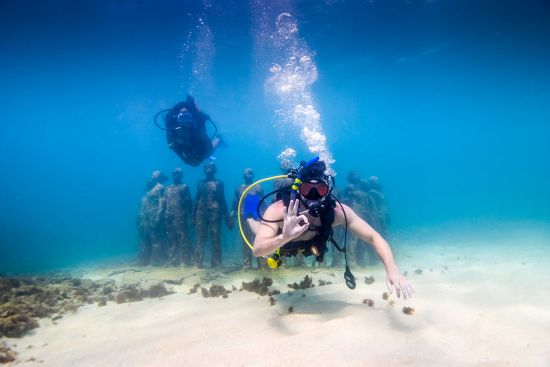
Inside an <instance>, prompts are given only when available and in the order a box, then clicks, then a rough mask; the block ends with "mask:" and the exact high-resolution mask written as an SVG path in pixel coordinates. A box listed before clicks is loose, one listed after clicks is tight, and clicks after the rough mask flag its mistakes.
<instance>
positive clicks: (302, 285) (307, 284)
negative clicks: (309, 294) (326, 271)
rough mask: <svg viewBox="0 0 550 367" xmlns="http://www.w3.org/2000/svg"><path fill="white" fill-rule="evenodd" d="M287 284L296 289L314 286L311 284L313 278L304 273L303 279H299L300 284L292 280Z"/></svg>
mask: <svg viewBox="0 0 550 367" xmlns="http://www.w3.org/2000/svg"><path fill="white" fill-rule="evenodd" d="M287 285H288V287H289V288H292V289H296V290H298V289H307V288H312V287H315V284H313V278H312V277H310V276H309V275H306V276H305V278H304V280H302V281H300V284H298V283H296V282H294V283H293V284H287Z"/></svg>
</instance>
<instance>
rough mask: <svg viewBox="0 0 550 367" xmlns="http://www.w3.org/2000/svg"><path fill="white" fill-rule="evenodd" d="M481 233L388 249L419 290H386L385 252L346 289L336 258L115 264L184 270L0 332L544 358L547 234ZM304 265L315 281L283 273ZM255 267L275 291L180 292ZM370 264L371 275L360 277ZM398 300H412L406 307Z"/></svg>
mask: <svg viewBox="0 0 550 367" xmlns="http://www.w3.org/2000/svg"><path fill="white" fill-rule="evenodd" d="M481 245H482V244H480V243H472V242H470V243H461V244H459V245H455V246H451V245H448V244H443V243H441V244H438V243H432V244H431V245H429V246H426V245H424V246H421V247H414V246H412V245H404V246H400V247H399V248H398V249H397V250H396V258H397V260H398V263H399V266H400V269H401V271H402V272H407V278H408V279H409V280H410V281H411V282H412V284H413V285H414V287H415V291H416V294H415V295H414V297H413V298H412V299H411V300H403V299H397V298H396V297H395V295H392V296H390V299H389V300H384V299H383V297H382V295H383V293H384V292H386V287H385V281H384V279H385V273H384V271H383V268H382V266H381V265H378V266H375V267H371V268H359V269H354V270H353V272H354V274H355V276H356V279H357V288H356V289H355V290H349V289H348V288H347V287H346V286H345V283H344V280H343V269H331V268H310V267H308V268H287V269H281V270H278V271H262V272H260V271H252V272H242V271H236V272H230V273H216V272H213V271H209V270H196V269H184V268H162V269H155V268H149V267H146V268H143V269H142V271H140V272H133V271H129V272H125V273H121V274H119V275H115V276H114V278H117V281H129V280H130V281H131V280H132V278H134V279H158V280H164V279H181V278H183V279H184V280H183V283H182V285H170V287H172V288H173V290H174V291H176V292H177V293H175V294H173V295H169V296H164V297H161V298H159V299H146V300H144V301H141V302H133V303H125V304H115V303H113V302H109V303H108V304H107V305H106V306H103V307H98V306H97V305H95V304H94V305H88V306H85V307H83V308H81V309H80V310H79V311H78V312H77V313H74V314H69V315H65V316H64V317H63V318H62V319H60V320H57V321H56V323H55V324H54V323H53V322H52V321H50V320H49V319H43V320H40V327H39V328H37V329H34V330H32V331H31V332H30V333H29V334H28V335H26V336H24V337H23V338H21V339H4V340H6V341H7V343H8V345H10V346H11V348H12V349H14V350H15V351H17V353H18V356H17V358H18V359H17V361H16V362H13V363H12V365H18V366H27V365H28V366H56V367H59V366H132V367H135V366H281V365H283V366H305V365H318V366H541V367H547V366H550V251H548V250H550V243H548V242H546V239H542V240H541V239H540V238H538V239H537V240H535V241H531V242H525V241H523V242H522V237H519V238H516V239H514V240H510V241H509V242H508V243H504V244H503V243H499V244H486V243H485V244H483V246H481ZM115 268H116V269H120V268H121V266H120V265H119V266H118V268H117V267H114V268H113V267H107V266H100V267H96V268H93V269H85V270H84V271H85V277H89V278H92V279H101V278H104V277H107V276H108V274H110V273H112V271H113V269H115ZM419 269H421V270H422V272H421V274H419V273H420V271H418V270H419ZM306 274H309V275H310V276H312V277H313V282H314V284H316V285H317V286H316V287H313V288H308V289H305V290H292V289H290V288H289V287H288V286H287V283H293V282H299V281H300V280H302V279H303V278H304V276H305V275H306ZM263 276H268V277H271V278H272V279H273V285H272V286H271V287H270V289H278V290H280V291H281V294H279V295H276V296H274V298H275V300H276V304H275V305H271V304H270V302H269V296H263V297H261V296H259V295H258V294H256V293H251V292H247V291H235V292H232V293H231V294H229V296H228V298H221V297H219V298H204V297H202V295H201V292H200V291H199V292H197V293H194V294H189V289H190V288H191V287H192V286H193V284H195V283H197V282H199V283H201V285H202V286H204V287H209V286H210V285H211V284H219V285H223V286H225V287H226V288H228V289H231V288H232V286H235V287H236V288H240V287H241V282H242V281H250V280H252V279H254V278H255V277H259V278H261V277H263ZM367 276H369V277H370V276H373V277H374V279H375V282H374V283H373V284H370V285H369V284H366V282H365V277H367ZM319 280H325V281H330V282H332V284H330V285H325V286H318V281H319ZM365 299H372V300H373V301H374V306H373V307H369V306H368V305H367V304H364V303H363V301H364V300H365ZM392 301H393V302H392ZM405 306H407V307H412V308H414V309H415V312H414V314H413V315H406V314H404V313H403V311H402V309H403V307H405ZM290 307H292V308H293V312H289V308H290ZM8 365H9V364H8Z"/></svg>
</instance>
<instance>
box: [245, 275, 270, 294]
mask: <svg viewBox="0 0 550 367" xmlns="http://www.w3.org/2000/svg"><path fill="white" fill-rule="evenodd" d="M272 284H273V279H271V278H266V277H264V278H263V279H262V280H261V281H260V280H259V279H258V278H255V279H254V280H253V281H251V282H248V283H247V282H242V287H243V289H244V290H245V291H248V292H254V293H258V294H259V295H260V296H265V295H266V294H267V293H268V292H269V289H268V287H270V286H271V285H272Z"/></svg>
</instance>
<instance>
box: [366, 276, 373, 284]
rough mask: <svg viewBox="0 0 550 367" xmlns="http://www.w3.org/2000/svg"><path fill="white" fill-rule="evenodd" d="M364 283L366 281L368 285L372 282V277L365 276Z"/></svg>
mask: <svg viewBox="0 0 550 367" xmlns="http://www.w3.org/2000/svg"><path fill="white" fill-rule="evenodd" d="M365 283H367V284H368V285H371V284H372V283H374V277H373V276H370V277H365Z"/></svg>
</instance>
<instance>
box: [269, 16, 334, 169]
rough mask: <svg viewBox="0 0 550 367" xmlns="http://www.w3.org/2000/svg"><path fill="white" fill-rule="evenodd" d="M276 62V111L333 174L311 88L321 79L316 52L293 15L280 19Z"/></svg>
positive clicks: (273, 81) (273, 79) (273, 67)
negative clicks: (301, 36) (301, 34)
mask: <svg viewBox="0 0 550 367" xmlns="http://www.w3.org/2000/svg"><path fill="white" fill-rule="evenodd" d="M271 41H272V43H273V46H274V50H275V53H274V54H275V55H277V56H276V61H275V62H273V64H272V65H271V67H270V68H269V71H270V74H271V75H270V77H269V78H268V79H267V80H266V82H265V87H266V90H267V91H268V92H269V93H271V94H274V95H275V96H276V97H277V104H278V107H277V109H276V110H275V112H276V113H277V115H278V116H279V117H280V122H281V123H282V124H288V125H292V126H294V127H295V128H297V129H299V131H300V138H301V139H302V140H303V141H304V143H306V145H307V148H308V150H309V151H310V152H311V153H313V154H315V155H319V156H320V157H321V159H322V160H324V161H325V162H326V164H327V168H328V170H329V171H330V172H332V169H331V168H330V166H331V164H332V163H334V159H333V157H332V153H331V152H330V150H329V149H328V146H327V139H326V136H325V134H324V132H323V128H322V126H321V116H320V114H319V112H317V110H316V109H315V103H314V100H313V95H312V91H311V86H312V85H313V83H315V81H316V80H317V77H318V72H317V66H316V65H315V62H314V61H313V54H314V53H313V52H312V51H311V50H310V49H309V47H308V46H307V44H306V43H305V42H304V40H302V39H301V38H300V37H299V35H298V24H297V22H296V20H295V19H294V17H293V16H292V15H291V14H289V13H282V14H280V15H279V16H278V17H277V20H276V30H275V32H274V33H273V35H272V36H271Z"/></svg>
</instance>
